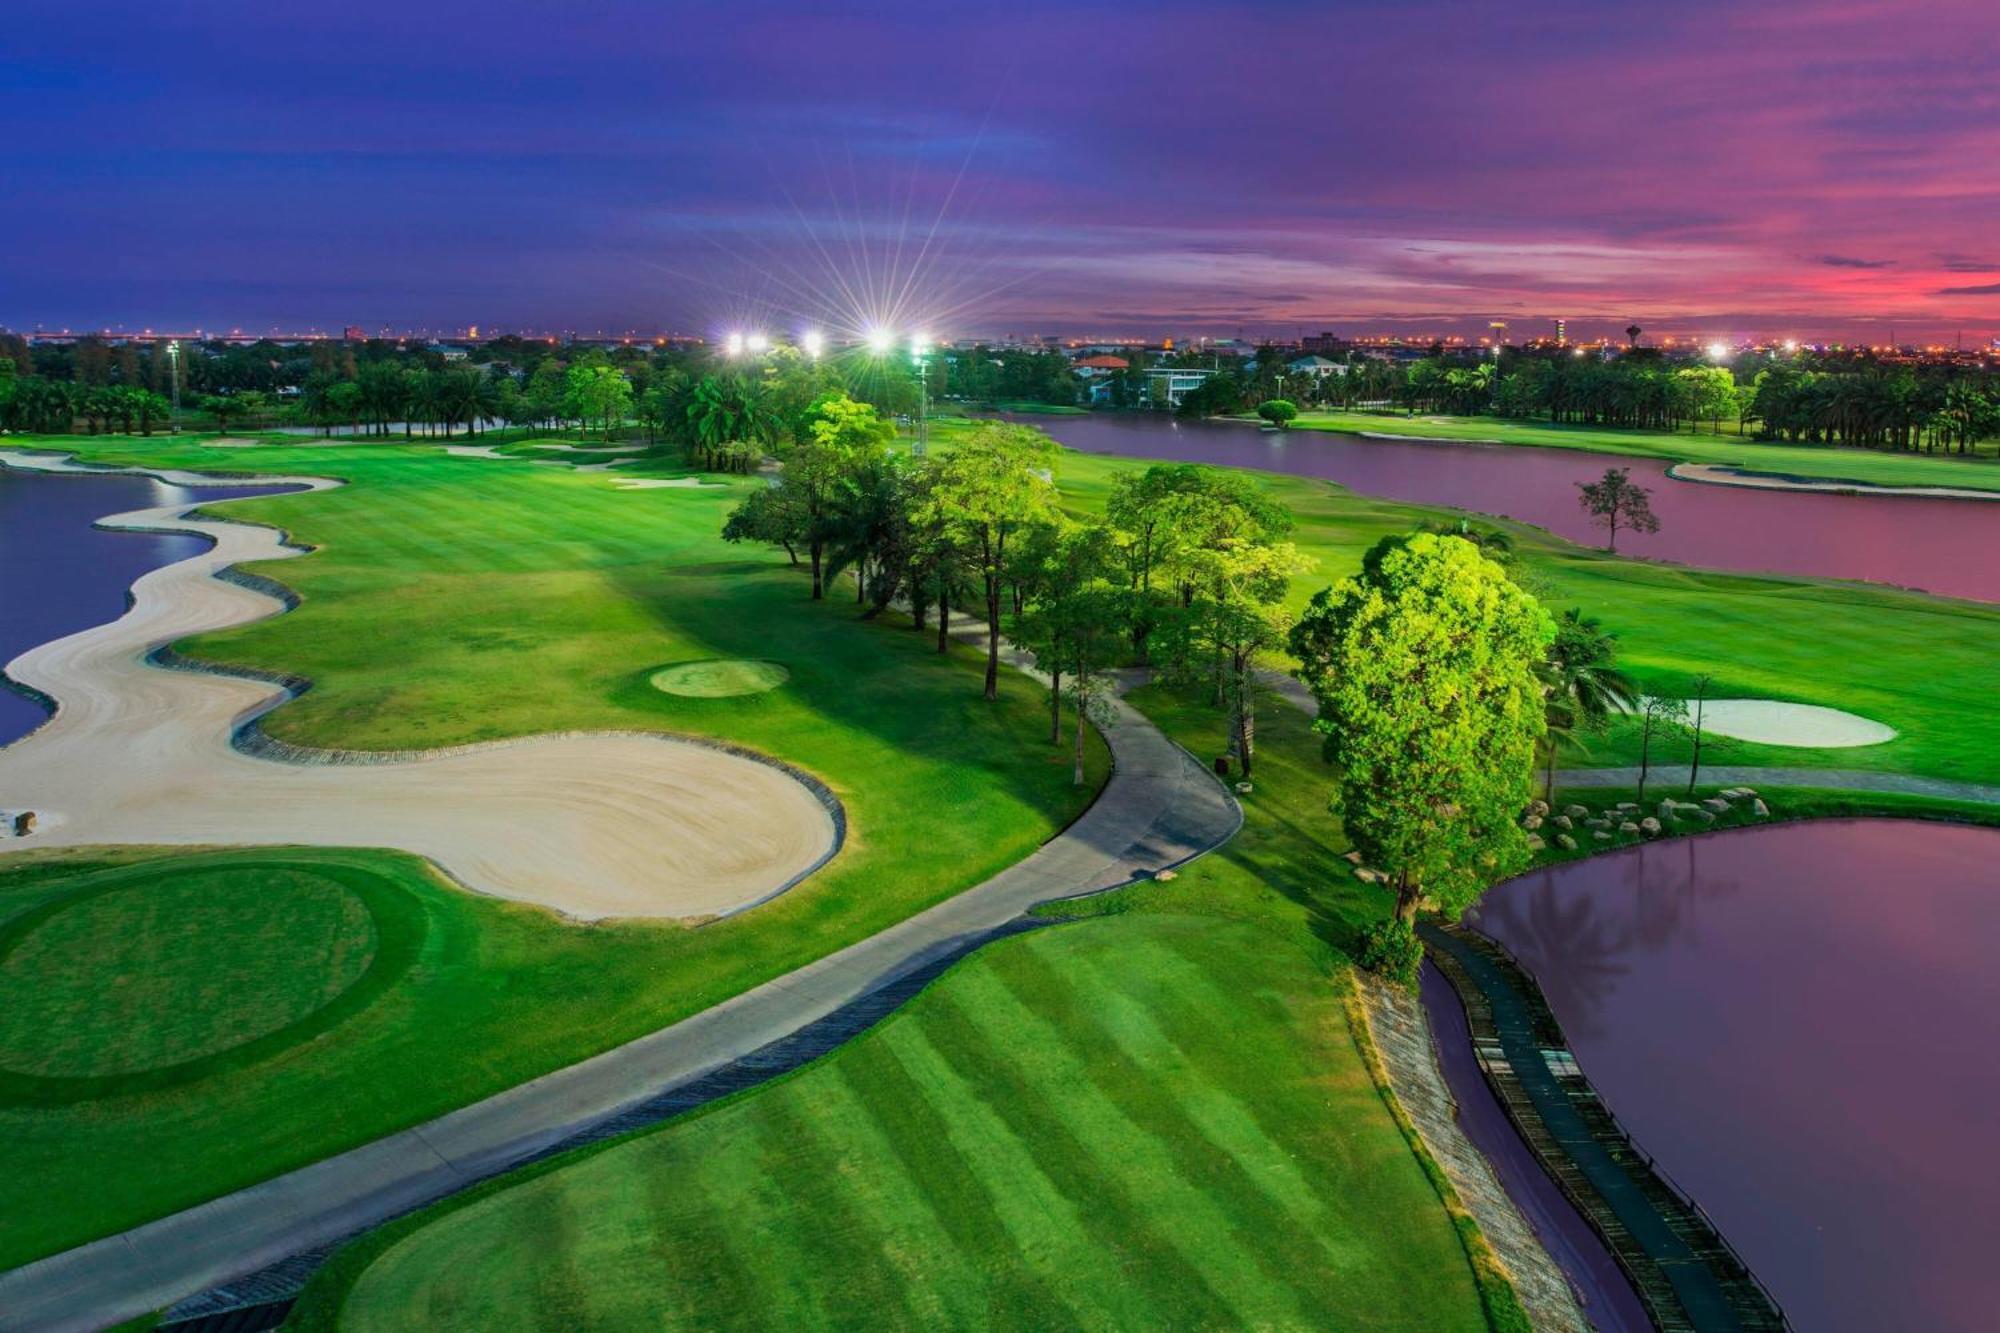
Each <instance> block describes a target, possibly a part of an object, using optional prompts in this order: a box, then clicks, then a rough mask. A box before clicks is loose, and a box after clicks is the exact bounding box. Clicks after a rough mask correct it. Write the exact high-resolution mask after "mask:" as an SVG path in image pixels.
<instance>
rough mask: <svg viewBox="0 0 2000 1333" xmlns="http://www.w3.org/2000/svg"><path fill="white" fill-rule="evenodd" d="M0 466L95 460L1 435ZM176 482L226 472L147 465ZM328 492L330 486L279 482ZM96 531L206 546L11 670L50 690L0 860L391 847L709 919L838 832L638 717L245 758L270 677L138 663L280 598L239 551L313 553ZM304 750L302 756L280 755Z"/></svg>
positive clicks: (567, 907) (797, 868)
mask: <svg viewBox="0 0 2000 1333" xmlns="http://www.w3.org/2000/svg"><path fill="white" fill-rule="evenodd" d="M0 464H4V465H6V466H10V467H17V468H23V469H32V470H39V471H45V472H101V471H104V470H105V469H100V468H82V467H78V466H76V465H75V464H73V463H70V462H67V461H57V460H55V459H53V458H51V457H49V456H46V455H37V454H26V453H20V452H18V451H9V450H0ZM153 475H158V476H159V477H161V479H162V480H165V481H169V482H172V483H174V484H175V485H184V486H199V485H211V486H212V485H217V484H222V483H219V482H218V480H217V479H216V478H214V477H204V476H202V475H200V474H197V473H186V472H171V471H170V472H160V473H155V474H153ZM269 480H270V482H271V484H273V485H293V486H301V487H305V488H308V489H311V490H325V489H329V488H331V487H333V486H336V485H338V484H339V483H337V482H332V481H328V480H325V479H323V478H314V477H274V478H270V479H269ZM102 526H105V527H112V528H133V529H169V530H174V531H180V532H191V533H197V534H200V535H202V536H205V537H208V538H210V539H211V540H212V541H213V542H214V545H213V547H211V548H210V549H209V550H208V551H206V552H203V553H202V554H200V555H196V556H192V557H190V558H188V559H186V560H182V561H178V562H176V563H174V564H171V565H166V566H163V567H161V568H159V569H156V570H153V571H151V572H150V573H147V574H146V575H144V576H142V577H141V578H140V579H139V580H138V581H137V582H136V583H134V584H133V586H132V603H131V606H130V608H129V609H128V610H127V611H126V613H125V614H124V615H123V616H121V617H120V618H118V619H117V620H115V621H112V622H110V623H109V624H105V625H98V626H94V627H92V628H90V629H87V630H83V631H81V632H79V633H76V634H72V635H70V636H68V637H67V638H62V639H57V640H55V641H53V642H51V643H46V644H42V645H40V646H39V647H36V648H32V649H30V650H29V651H27V652H25V653H23V654H21V655H20V656H19V657H17V658H15V659H14V660H13V661H12V662H10V663H8V664H7V674H8V675H9V676H10V677H12V678H13V679H14V680H15V681H16V682H18V683H19V684H21V685H24V686H26V687H28V688H29V689H31V690H33V691H35V692H37V693H39V694H41V695H44V696H46V697H48V698H51V699H53V700H55V702H56V712H55V715H54V716H53V717H52V718H50V719H49V721H48V722H47V723H45V724H44V725H43V726H42V727H41V728H39V729H38V730H36V731H34V732H33V733H31V734H30V735H28V736H26V737H23V738H22V739H21V740H19V741H16V742H15V743H13V744H12V745H9V746H6V747H5V748H0V809H5V810H16V811H18V810H32V811H34V812H35V817H36V827H35V832H34V833H32V834H31V835H29V836H28V837H25V838H19V839H13V838H10V839H6V840H0V854H5V853H9V852H20V851H28V850H32V849H34V848H37V847H55V846H77V845H81V844H107V843H125V844H148V845H171V846H191V845H277V844H287V843H289V844H300V843H306V844H315V845H320V846H336V847H393V848H398V849H400V850H403V851H409V852H415V853H417V854H419V855H421V856H425V857H428V858H429V859H430V860H432V861H433V862H435V863H436V864H437V865H438V866H439V867H441V868H442V869H443V870H444V871H445V872H446V873H447V874H448V875H450V876H452V877H453V878H454V879H456V880H457V881H458V882H459V883H461V884H462V885H464V886H465V887H467V888H470V889H473V890H475V891H477V892H480V893H487V894H493V895H496V896H499V897H503V898H512V899H517V900H520V901H524V902H531V903H539V904H541V905H543V906H546V907H551V908H554V909H556V910H557V911H560V912H563V913H566V914H568V915H570V916H573V917H578V918H581V919H586V920H589V919H596V918H601V917H613V916H649V917H707V916H720V915H726V914H728V913H731V912H735V911H741V910H743V909H744V908H746V907H749V906H752V905H754V904H756V903H758V902H762V901H764V900H766V899H768V898H770V897H772V896H774V895H775V894H777V893H780V892H782V891H784V890H785V889H786V888H789V887H790V886H791V885H793V884H795V883H797V882H798V881H799V880H800V879H802V878H804V877H805V876H806V875H807V874H809V873H811V872H812V871H813V870H814V869H816V868H818V867H819V866H820V865H821V864H823V863H824V862H825V861H826V859H827V858H828V857H830V856H831V855H832V854H833V852H834V851H835V850H836V849H837V848H838V846H839V843H840V835H841V825H840V821H839V808H838V803H837V802H836V801H834V799H833V797H832V795H831V794H830V793H827V792H826V791H825V789H824V788H822V787H819V786H818V784H810V785H809V783H810V780H808V779H803V776H802V775H800V774H797V773H794V772H792V771H790V770H788V769H787V768H785V767H784V766H782V765H779V764H775V763H771V762H766V761H763V760H761V759H758V758H755V757H751V756H748V755H745V754H738V753H735V752H732V751H729V750H725V749H723V748H720V747H718V746H713V745H705V744H700V743H697V742H695V741H690V740H676V739H671V738H668V737H664V736H654V735H643V734H638V733H631V734H613V733H575V734H568V735H544V736H535V737H528V738H523V739H520V740H514V741H504V742H498V743H495V744H490V745H477V746H465V747H459V748H456V749H450V750H439V751H430V752H424V753H412V754H382V753H353V752H334V751H302V750H298V749H295V748H293V747H285V746H278V745H275V744H271V743H265V744H264V745H263V746H262V748H264V749H266V750H269V751H272V752H274V753H278V754H281V755H282V756H283V758H282V759H277V758H266V757H260V756H259V755H257V754H253V753H248V752H246V751H247V750H248V749H250V748H251V747H252V746H253V745H255V744H256V743H257V742H258V741H259V740H260V739H261V738H260V737H259V735H258V734H257V733H256V732H255V731H254V728H253V727H252V725H251V724H253V723H254V722H255V720H256V719H257V718H258V717H260V716H262V715H263V714H264V713H266V712H268V711H270V710H271V709H273V708H275V707H277V706H278V705H279V704H281V703H283V702H284V701H285V700H286V699H287V698H289V697H290V696H291V689H290V688H289V687H288V686H286V685H283V684H279V683H275V682H272V681H266V680H258V679H252V678H249V677H246V676H241V675H230V674H223V673H220V672H213V671H202V670H162V669H160V668H159V667H158V666H156V665H154V663H153V662H152V661H150V660H149V657H150V656H151V655H152V654H154V653H155V652H156V651H158V650H162V649H164V648H165V647H166V645H168V644H171V643H173V642H174V641H176V640H178V639H181V638H184V637H186V636H187V635H191V634H199V633H202V632H205V631H208V630H216V629H224V628H228V627H230V626H235V625H244V624H248V623H250V622H252V621H256V620H262V619H265V618H266V617H269V616H273V615H277V614H280V613H281V612H283V611H284V610H285V609H286V603H285V602H284V601H283V600H281V598H280V597H279V596H278V595H277V592H276V591H274V590H272V589H270V587H269V586H268V585H266V586H257V585H258V584H259V583H260V582H261V581H259V580H255V579H254V578H250V579H243V580H241V581H228V580H226V579H225V578H223V577H220V576H221V575H223V573H224V571H227V570H229V569H230V567H231V566H234V565H238V564H241V563H243V562H246V561H259V560H276V559H283V558H285V557H288V556H297V555H301V554H304V551H303V550H302V548H299V547H295V546H291V545H287V544H286V542H285V540H284V537H283V535H282V534H281V533H279V532H277V531H276V530H274V529H271V528H267V527H259V526H254V525H251V524H245V523H231V522H217V521H214V520H208V519H199V518H192V517H188V516H187V507H186V506H167V507H164V508H159V509H148V510H138V511H135V512H133V513H129V514H120V515H116V516H114V517H111V518H107V519H104V520H102ZM290 761H298V762H290Z"/></svg>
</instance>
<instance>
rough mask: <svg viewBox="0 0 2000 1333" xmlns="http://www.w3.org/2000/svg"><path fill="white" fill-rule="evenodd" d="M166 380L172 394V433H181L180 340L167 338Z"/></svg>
mask: <svg viewBox="0 0 2000 1333" xmlns="http://www.w3.org/2000/svg"><path fill="white" fill-rule="evenodd" d="M167 380H168V387H169V388H170V389H171V390H172V392H173V396H174V408H173V413H172V421H173V430H172V432H171V433H172V434H175V435H178V434H180V433H181V340H180V339H179V338H169V339H167Z"/></svg>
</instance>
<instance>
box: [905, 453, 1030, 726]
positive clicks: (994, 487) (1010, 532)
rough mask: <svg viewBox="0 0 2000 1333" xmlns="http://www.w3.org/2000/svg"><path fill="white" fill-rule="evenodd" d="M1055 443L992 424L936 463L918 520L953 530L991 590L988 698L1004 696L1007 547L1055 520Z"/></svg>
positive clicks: (988, 603)
mask: <svg viewBox="0 0 2000 1333" xmlns="http://www.w3.org/2000/svg"><path fill="white" fill-rule="evenodd" d="M1055 461H1056V446H1055V442H1054V441H1053V440H1051V439H1049V437H1048V436H1046V435H1044V434H1042V433H1041V432H1040V431H1038V430H1032V429H1030V428H1028V427H1026V426H1016V425H1013V424H1011V423H1008V422H1000V421H987V422H982V423H980V424H979V425H977V426H975V427H973V428H972V430H971V431H970V432H968V433H967V434H966V436H965V438H964V440H963V441H962V442H961V443H959V444H958V445H957V447H955V448H954V449H953V450H952V451H951V452H950V453H948V454H946V455H945V456H944V457H943V458H941V459H939V460H938V461H937V463H936V464H935V467H934V472H933V476H932V478H931V482H930V485H929V486H928V487H927V488H926V491H925V494H924V499H923V510H922V511H921V512H920V513H919V516H918V517H919V521H920V523H922V524H924V525H925V526H934V527H937V528H941V529H943V530H945V531H947V532H949V533H950V534H952V539H953V545H954V546H955V547H956V548H957V549H958V550H959V551H960V552H961V553H962V554H963V557H964V559H965V561H966V563H967V565H968V566H969V567H970V569H971V572H972V575H973V577H974V578H976V579H978V580H979V582H980V584H981V586H982V587H983V589H984V592H985V595H986V697H987V698H988V699H998V698H999V697H1000V611H1001V597H1000V595H1001V592H1002V589H1003V587H1004V585H1005V582H1006V578H1007V572H1008V564H1007V554H1008V546H1009V544H1010V543H1011V542H1013V541H1014V540H1016V539H1017V538H1018V537H1019V536H1020V534H1021V533H1022V532H1023V531H1024V530H1026V529H1028V528H1031V527H1034V526H1036V525H1039V524H1045V523H1050V522H1053V521H1054V519H1055V513H1056V508H1055V486H1054V485H1053V483H1052V477H1053V475H1054V468H1055Z"/></svg>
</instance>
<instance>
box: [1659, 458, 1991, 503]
mask: <svg viewBox="0 0 2000 1333" xmlns="http://www.w3.org/2000/svg"><path fill="white" fill-rule="evenodd" d="M1667 475H1668V476H1670V477H1672V478H1673V479H1674V480H1675V481H1698V482H1702V483H1705V484H1707V485H1710V486H1742V487H1745V488H1747V489H1750V490H1756V491H1808V492H1819V493H1821V494H1825V495H1913V496H1918V497H1920V498H1928V499H1932V500H2000V491H1975V490H1968V489H1966V488H1965V487H1961V486H1877V485H1874V484H1872V483H1870V482H1865V481H1835V480H1833V479H1832V478H1830V477H1828V478H1821V477H1788V476H1784V475H1782V474H1779V473H1776V472H1753V471H1746V470H1744V469H1742V468H1734V467H1727V466H1725V465H1723V464H1721V463H1676V464H1674V465H1673V466H1672V467H1670V468H1668V469H1667Z"/></svg>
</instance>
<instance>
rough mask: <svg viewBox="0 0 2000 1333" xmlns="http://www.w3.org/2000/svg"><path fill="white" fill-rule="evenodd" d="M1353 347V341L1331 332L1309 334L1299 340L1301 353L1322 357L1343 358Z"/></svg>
mask: <svg viewBox="0 0 2000 1333" xmlns="http://www.w3.org/2000/svg"><path fill="white" fill-rule="evenodd" d="M1353 347H1354V343H1353V342H1352V341H1351V340H1349V339H1347V338H1343V337H1341V336H1340V335H1339V334H1336V333H1331V332H1321V333H1314V334H1309V335H1308V336H1306V337H1304V338H1301V339H1299V350H1300V351H1301V352H1307V353H1313V354H1317V355H1320V356H1342V355H1345V354H1346V353H1347V352H1348V351H1350V350H1352V349H1353Z"/></svg>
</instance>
